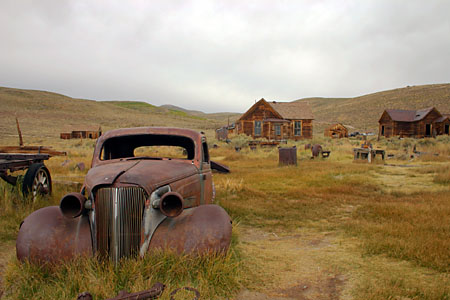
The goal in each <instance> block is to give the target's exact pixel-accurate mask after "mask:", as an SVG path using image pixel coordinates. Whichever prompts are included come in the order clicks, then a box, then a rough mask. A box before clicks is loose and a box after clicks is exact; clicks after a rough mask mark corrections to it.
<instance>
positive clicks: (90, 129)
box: [60, 126, 102, 140]
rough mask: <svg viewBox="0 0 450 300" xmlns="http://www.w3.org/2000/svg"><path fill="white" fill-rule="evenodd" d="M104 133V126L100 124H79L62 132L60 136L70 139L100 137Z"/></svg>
mask: <svg viewBox="0 0 450 300" xmlns="http://www.w3.org/2000/svg"><path fill="white" fill-rule="evenodd" d="M101 135H102V128H101V127H100V126H79V127H73V128H71V129H68V130H66V132H62V133H61V134H60V138H61V139H64V140H68V139H98V138H99V137H100V136H101Z"/></svg>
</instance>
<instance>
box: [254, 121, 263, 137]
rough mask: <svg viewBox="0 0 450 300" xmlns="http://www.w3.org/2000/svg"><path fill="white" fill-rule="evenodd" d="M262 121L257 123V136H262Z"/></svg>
mask: <svg viewBox="0 0 450 300" xmlns="http://www.w3.org/2000/svg"><path fill="white" fill-rule="evenodd" d="M261 123H262V122H261V121H255V136H261Z"/></svg>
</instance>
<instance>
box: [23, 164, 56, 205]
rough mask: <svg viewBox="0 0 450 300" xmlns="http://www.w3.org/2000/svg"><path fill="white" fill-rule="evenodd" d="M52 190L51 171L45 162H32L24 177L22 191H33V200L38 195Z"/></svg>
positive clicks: (46, 193)
mask: <svg viewBox="0 0 450 300" xmlns="http://www.w3.org/2000/svg"><path fill="white" fill-rule="evenodd" d="M51 192H52V179H51V177H50V172H49V171H48V169H47V168H46V167H45V165H44V164H43V163H34V164H32V165H31V166H30V167H29V168H28V170H27V173H26V174H25V176H24V178H23V185H22V193H23V195H24V196H28V194H30V193H31V196H32V198H33V201H34V200H35V199H36V196H37V195H49V194H50V193H51Z"/></svg>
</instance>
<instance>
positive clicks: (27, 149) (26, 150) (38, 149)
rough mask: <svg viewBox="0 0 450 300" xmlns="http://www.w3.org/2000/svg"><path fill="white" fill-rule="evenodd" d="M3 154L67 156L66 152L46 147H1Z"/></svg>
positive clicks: (0, 150)
mask: <svg viewBox="0 0 450 300" xmlns="http://www.w3.org/2000/svg"><path fill="white" fill-rule="evenodd" d="M0 152H1V153H29V154H33V153H36V154H48V155H50V156H59V155H67V153H66V152H61V151H56V150H53V149H51V148H48V147H44V146H23V147H20V146H3V147H0Z"/></svg>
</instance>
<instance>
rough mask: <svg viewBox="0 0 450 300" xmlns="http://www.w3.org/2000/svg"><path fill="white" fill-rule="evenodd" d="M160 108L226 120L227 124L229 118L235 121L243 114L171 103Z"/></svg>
mask: <svg viewBox="0 0 450 300" xmlns="http://www.w3.org/2000/svg"><path fill="white" fill-rule="evenodd" d="M160 108H164V109H167V110H169V111H172V112H178V113H185V114H188V115H191V116H196V117H200V118H207V119H213V120H218V121H222V122H225V123H224V124H226V122H228V118H229V119H230V122H234V121H235V120H237V119H238V118H239V117H240V116H241V114H240V113H232V112H217V113H204V112H202V111H198V110H189V109H185V108H182V107H179V106H175V105H170V104H165V105H161V106H160Z"/></svg>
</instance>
